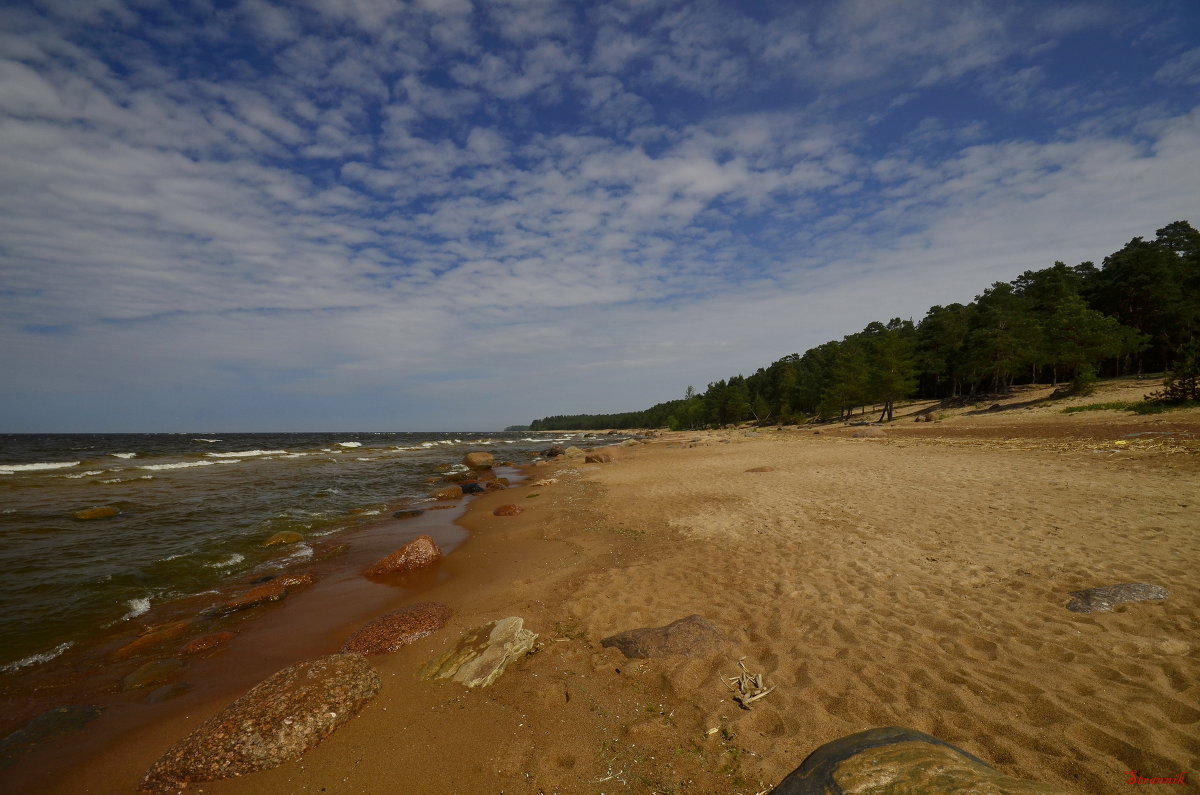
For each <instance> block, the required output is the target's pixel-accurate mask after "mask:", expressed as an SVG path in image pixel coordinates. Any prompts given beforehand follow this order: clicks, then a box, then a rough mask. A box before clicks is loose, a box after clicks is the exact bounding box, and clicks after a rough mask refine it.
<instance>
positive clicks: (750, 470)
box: [746, 467, 775, 472]
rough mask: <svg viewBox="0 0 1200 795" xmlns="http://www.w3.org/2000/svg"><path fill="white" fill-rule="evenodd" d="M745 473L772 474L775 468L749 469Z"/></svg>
mask: <svg viewBox="0 0 1200 795" xmlns="http://www.w3.org/2000/svg"><path fill="white" fill-rule="evenodd" d="M746 471H747V472H774V471H775V467H751V468H750V469H747V470H746Z"/></svg>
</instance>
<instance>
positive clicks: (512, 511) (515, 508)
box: [492, 505, 521, 516]
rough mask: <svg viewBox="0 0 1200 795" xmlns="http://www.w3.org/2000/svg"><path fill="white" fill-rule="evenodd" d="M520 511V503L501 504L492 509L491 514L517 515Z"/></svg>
mask: <svg viewBox="0 0 1200 795" xmlns="http://www.w3.org/2000/svg"><path fill="white" fill-rule="evenodd" d="M520 513H521V506H520V505H501V506H500V507H499V508H497V509H496V510H494V511H492V515H493V516H517V515H518V514H520Z"/></svg>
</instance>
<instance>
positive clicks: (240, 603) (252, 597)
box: [214, 580, 287, 616]
mask: <svg viewBox="0 0 1200 795" xmlns="http://www.w3.org/2000/svg"><path fill="white" fill-rule="evenodd" d="M286 596H287V586H286V585H284V584H283V583H281V582H279V581H278V580H271V581H270V582H269V583H267V584H265V585H260V586H258V587H257V588H251V589H250V590H249V591H246V592H245V593H244V594H242V595H241V596H238V597H234V598H233V599H230V600H229V601H228V602H226V603H225V604H222V605H218V606H217V607H216V609H215V610H214V613H215V614H216V615H218V616H225V615H229V614H230V613H236V612H237V611H239V610H249V609H250V608H252V607H259V606H260V605H265V604H270V603H271V602H278V601H279V600H281V599H283V598H284V597H286Z"/></svg>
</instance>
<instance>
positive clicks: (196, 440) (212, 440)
mask: <svg viewBox="0 0 1200 795" xmlns="http://www.w3.org/2000/svg"><path fill="white" fill-rule="evenodd" d="M192 441H193V442H207V443H209V444H213V443H215V442H219V441H221V440H220V439H192Z"/></svg>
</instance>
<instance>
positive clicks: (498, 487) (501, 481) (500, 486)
mask: <svg viewBox="0 0 1200 795" xmlns="http://www.w3.org/2000/svg"><path fill="white" fill-rule="evenodd" d="M507 488H508V478H496V479H495V480H489V481H488V482H487V491H504V490H505V489H507Z"/></svg>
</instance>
